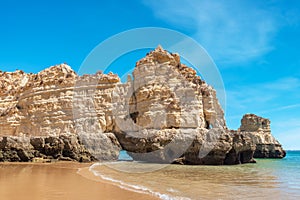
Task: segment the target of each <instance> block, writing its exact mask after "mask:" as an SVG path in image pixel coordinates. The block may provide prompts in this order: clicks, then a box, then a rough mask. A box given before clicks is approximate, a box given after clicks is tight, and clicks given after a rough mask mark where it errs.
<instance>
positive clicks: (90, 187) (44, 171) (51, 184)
mask: <svg viewBox="0 0 300 200" xmlns="http://www.w3.org/2000/svg"><path fill="white" fill-rule="evenodd" d="M93 164H94V163H76V162H56V163H13V162H7V163H6V162H5V163H0V196H1V198H3V199H9V200H17V199H20V198H22V199H23V200H35V199H36V200H40V199H56V200H66V199H72V200H73V199H78V200H79V199H104V200H106V199H107V200H108V199H114V200H122V199H145V200H155V199H159V198H157V197H155V196H153V195H151V194H146V193H139V192H135V191H130V190H127V189H125V188H124V189H123V188H120V187H118V186H117V185H114V184H112V183H109V182H108V181H105V180H102V179H101V178H100V177H97V176H95V175H94V174H93V173H92V172H90V171H89V167H90V166H91V165H93Z"/></svg>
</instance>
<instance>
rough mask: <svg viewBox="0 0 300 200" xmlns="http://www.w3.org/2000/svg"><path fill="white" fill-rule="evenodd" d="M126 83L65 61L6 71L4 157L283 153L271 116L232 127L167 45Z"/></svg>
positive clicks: (2, 79) (203, 157) (2, 75)
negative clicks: (81, 72)
mask: <svg viewBox="0 0 300 200" xmlns="http://www.w3.org/2000/svg"><path fill="white" fill-rule="evenodd" d="M132 76H133V77H129V78H128V80H127V82H126V83H121V82H120V78H119V77H118V76H117V75H116V74H113V73H109V74H103V73H101V72H98V73H96V74H94V75H83V76H79V75H77V74H76V73H75V72H74V71H73V70H72V69H71V67H69V66H68V65H66V64H61V65H56V66H52V67H50V68H48V69H45V70H43V71H41V72H39V73H38V74H27V73H24V72H22V71H16V72H0V88H1V90H0V136H1V137H0V161H35V160H39V159H41V160H49V161H51V160H53V159H55V160H75V161H80V162H85V161H93V160H116V159H117V158H118V155H119V151H120V150H126V151H127V152H128V153H129V154H130V155H131V156H132V158H133V159H134V160H138V161H146V162H155V163H181V164H193V165H199V164H210V165H223V164H239V163H249V162H254V159H253V158H254V157H259V158H262V157H263V158H282V157H284V156H285V151H284V150H283V149H282V147H281V145H280V143H279V142H278V141H277V140H276V139H275V138H274V137H273V136H272V135H271V130H270V121H269V120H268V119H264V118H261V117H258V116H256V115H253V114H246V115H245V116H244V117H243V119H242V124H241V127H240V129H239V130H237V131H232V130H228V128H227V126H226V121H225V118H224V112H223V110H222V108H221V106H220V103H219V101H218V99H217V95H216V91H215V90H214V89H213V88H212V87H211V86H210V85H208V84H207V83H206V82H205V81H204V80H203V79H201V78H200V77H199V76H198V75H197V74H196V71H195V70H193V69H192V68H190V67H188V66H186V65H184V64H182V63H181V62H180V56H179V55H178V54H176V53H169V52H168V51H166V50H164V49H163V48H162V47H161V46H159V47H157V48H156V49H155V50H153V51H151V52H149V53H148V54H147V55H146V57H145V58H143V59H141V60H139V61H138V62H137V63H136V66H135V69H134V71H133V74H132Z"/></svg>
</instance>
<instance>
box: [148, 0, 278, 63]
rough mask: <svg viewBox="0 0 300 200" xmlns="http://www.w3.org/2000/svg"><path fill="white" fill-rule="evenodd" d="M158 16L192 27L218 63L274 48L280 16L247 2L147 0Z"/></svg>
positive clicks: (235, 0) (269, 9) (239, 60)
mask: <svg viewBox="0 0 300 200" xmlns="http://www.w3.org/2000/svg"><path fill="white" fill-rule="evenodd" d="M144 3H145V4H146V5H148V6H149V7H150V8H152V9H153V11H154V13H155V15H156V16H157V17H159V18H161V19H163V20H166V21H168V22H170V23H172V24H174V25H176V26H180V27H182V28H186V29H189V30H192V32H194V35H193V37H194V38H196V39H197V40H198V41H199V42H200V43H201V44H202V45H203V46H204V47H205V48H206V49H207V50H208V52H209V53H210V54H211V55H212V57H213V58H214V59H215V60H216V61H217V62H219V63H220V62H223V63H224V62H225V63H240V62H244V61H249V59H253V58H257V57H259V56H261V55H263V54H265V53H267V52H269V51H270V50H272V49H273V48H274V47H273V46H272V38H273V37H274V35H275V34H276V32H277V30H278V28H279V26H280V25H279V21H280V20H279V17H278V15H274V14H273V12H274V10H272V9H271V8H267V7H266V6H265V7H263V6H262V5H260V3H256V4H254V3H251V2H249V3H247V2H246V1H238V0H231V1H228V0H227V1H211V0H202V1H198V0H180V1H179V0H175V1H168V0H162V1H145V2H144Z"/></svg>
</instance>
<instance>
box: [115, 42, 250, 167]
mask: <svg viewBox="0 0 300 200" xmlns="http://www.w3.org/2000/svg"><path fill="white" fill-rule="evenodd" d="M117 89H118V88H117ZM115 96H116V100H114V102H115V106H114V107H118V108H124V109H119V112H118V115H117V116H116V129H115V134H116V136H117V138H118V140H119V142H120V144H121V145H122V147H123V148H124V149H125V150H127V151H128V152H129V154H130V155H131V156H132V157H133V159H135V160H141V161H147V162H160V163H172V162H174V163H182V164H214V165H221V164H237V163H246V162H252V158H253V157H252V156H253V153H254V147H253V145H251V144H250V141H249V140H248V138H246V137H238V136H237V137H236V138H237V139H233V138H234V136H233V135H232V134H231V133H230V132H229V131H228V129H227V127H226V124H225V119H224V113H223V110H222V108H221V106H220V104H219V102H218V100H217V97H216V92H215V90H214V89H213V88H212V87H211V86H209V85H207V84H206V83H205V82H204V81H203V80H201V78H200V77H199V76H197V75H196V71H195V70H193V69H191V68H189V67H187V66H185V65H184V64H182V63H180V57H179V55H178V54H172V53H169V52H167V51H165V50H163V49H162V48H161V47H158V48H157V49H155V50H154V51H152V52H150V53H148V54H147V56H146V57H145V58H143V59H141V60H140V61H138V62H137V64H136V66H135V69H134V71H133V79H132V80H131V79H130V80H129V81H128V82H127V84H126V86H125V87H124V88H123V90H122V91H118V90H116V95H115ZM120 96H121V97H124V96H125V98H124V99H122V100H118V97H120ZM126 102H129V103H128V105H126ZM128 110H129V111H128ZM245 144H247V145H245ZM246 154H247V156H246ZM243 155H245V156H243Z"/></svg>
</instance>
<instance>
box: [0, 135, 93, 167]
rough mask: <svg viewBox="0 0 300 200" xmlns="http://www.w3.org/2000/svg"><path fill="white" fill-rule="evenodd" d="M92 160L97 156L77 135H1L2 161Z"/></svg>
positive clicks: (0, 152)
mask: <svg viewBox="0 0 300 200" xmlns="http://www.w3.org/2000/svg"><path fill="white" fill-rule="evenodd" d="M58 160H62V161H78V162H91V161H95V160H96V158H95V157H94V156H93V155H91V153H90V152H88V151H87V150H86V148H85V147H84V145H82V144H81V143H80V141H79V139H78V136H76V135H60V136H57V137H56V136H47V137H26V136H23V137H16V136H5V137H0V161H2V162H29V161H30V162H52V161H58Z"/></svg>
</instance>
